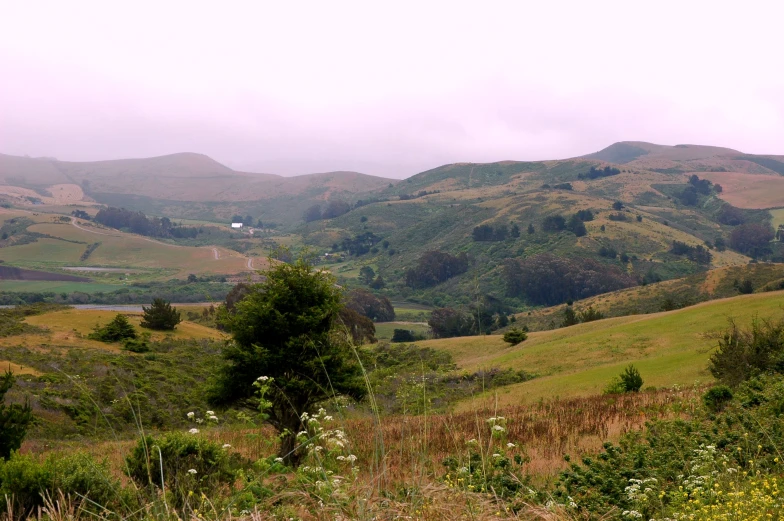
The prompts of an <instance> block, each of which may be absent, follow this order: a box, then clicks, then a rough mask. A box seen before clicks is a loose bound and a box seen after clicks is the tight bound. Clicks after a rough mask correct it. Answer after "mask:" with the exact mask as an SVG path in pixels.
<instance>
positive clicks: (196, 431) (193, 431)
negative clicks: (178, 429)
mask: <svg viewBox="0 0 784 521" xmlns="http://www.w3.org/2000/svg"><path fill="white" fill-rule="evenodd" d="M188 432H190V433H191V434H199V429H196V428H195V427H194V428H193V429H191V430H189V431H188Z"/></svg>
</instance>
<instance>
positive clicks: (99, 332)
mask: <svg viewBox="0 0 784 521" xmlns="http://www.w3.org/2000/svg"><path fill="white" fill-rule="evenodd" d="M136 336H137V335H136V329H134V327H133V325H131V323H130V322H128V317H126V316H125V315H123V314H121V313H117V315H115V317H114V318H113V319H112V320H111V322H109V323H108V324H106V325H105V326H103V327H100V326H95V329H93V332H92V333H90V334H89V335H87V338H89V339H91V340H98V341H99V342H107V343H110V342H120V341H121V340H125V339H135V338H136Z"/></svg>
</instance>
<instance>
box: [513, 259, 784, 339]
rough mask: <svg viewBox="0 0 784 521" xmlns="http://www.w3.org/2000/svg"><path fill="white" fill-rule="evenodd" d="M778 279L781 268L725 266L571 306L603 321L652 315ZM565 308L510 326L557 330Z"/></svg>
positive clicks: (524, 316) (526, 316)
mask: <svg viewBox="0 0 784 521" xmlns="http://www.w3.org/2000/svg"><path fill="white" fill-rule="evenodd" d="M782 279H784V264H772V263H758V264H743V265H736V266H726V267H723V268H716V269H713V270H710V271H706V272H700V273H695V274H693V275H689V276H687V277H683V278H680V279H673V280H667V281H662V282H657V283H655V284H647V285H645V286H637V287H633V288H628V289H622V290H619V291H614V292H612V293H605V294H602V295H597V296H595V297H591V298H587V299H583V300H579V301H576V302H574V304H573V305H574V309H575V310H576V311H577V312H580V311H584V310H586V309H588V308H593V309H594V310H596V311H598V312H600V313H602V314H603V315H604V316H605V317H619V316H626V315H637V314H645V313H656V312H659V311H665V310H672V309H678V308H683V307H688V306H692V305H694V304H698V303H700V302H706V301H709V300H715V299H720V298H729V297H734V296H737V295H739V294H740V293H741V290H740V288H739V285H740V284H741V283H742V282H744V281H749V282H750V283H751V290H752V291H754V292H762V291H765V290H766V289H767V288H775V287H777V286H776V285H777V284H778V283H779V282H780V281H781V280H782ZM747 289H748V288H747ZM565 308H566V305H565V304H564V305H559V306H553V307H547V308H541V309H536V310H532V311H529V312H525V313H519V314H517V315H516V316H515V318H516V321H517V323H516V324H514V325H517V326H520V325H523V324H525V325H526V326H528V327H529V328H530V329H532V330H534V331H537V330H544V329H554V328H556V327H560V325H561V322H562V321H563V312H564V310H565Z"/></svg>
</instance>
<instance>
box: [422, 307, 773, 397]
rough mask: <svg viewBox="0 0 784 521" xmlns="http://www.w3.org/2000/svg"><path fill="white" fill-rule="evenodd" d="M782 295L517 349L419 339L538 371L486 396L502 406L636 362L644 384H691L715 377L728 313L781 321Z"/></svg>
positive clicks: (605, 376) (588, 328) (483, 360)
mask: <svg viewBox="0 0 784 521" xmlns="http://www.w3.org/2000/svg"><path fill="white" fill-rule="evenodd" d="M782 297H784V293H782V292H776V293H766V294H760V295H744V296H738V297H733V298H730V299H722V300H717V301H713V302H707V303H703V304H699V305H696V306H693V307H690V308H686V309H681V310H677V311H669V312H662V313H656V314H652V315H642V316H641V315H634V316H628V317H618V318H611V319H606V320H600V321H596V322H589V323H586V324H580V325H577V326H572V327H568V328H563V329H557V330H554V331H542V332H535V333H531V334H530V335H529V337H528V339H527V340H526V341H525V342H523V343H521V344H519V345H517V346H515V347H509V344H507V343H505V342H504V341H503V339H502V337H501V336H500V335H489V336H483V337H462V338H449V339H441V340H428V341H423V342H418V343H417V344H418V345H420V346H421V347H430V348H432V349H436V350H442V351H447V352H449V353H450V354H451V355H452V356H453V358H454V361H455V363H456V364H457V366H458V368H459V369H462V370H464V371H468V372H472V371H476V370H479V369H489V368H492V367H499V368H504V369H506V368H512V369H516V370H520V369H522V370H525V371H527V372H531V373H534V374H536V375H538V377H537V378H534V379H533V380H530V381H528V382H524V383H520V384H515V385H512V386H508V387H503V388H501V389H498V390H497V391H494V392H493V396H492V397H485V398H480V399H482V400H484V399H486V398H492V400H498V403H499V405H501V406H506V405H514V404H519V403H526V402H533V401H537V400H540V399H548V398H553V397H556V396H559V397H574V396H588V395H592V394H598V393H601V391H602V389H603V388H604V387H605V386H606V385H607V384H608V382H609V381H610V379H611V378H612V377H613V376H616V375H617V374H619V373H620V372H621V371H622V370H623V368H624V367H625V366H627V365H628V364H630V363H633V364H634V365H635V366H636V367H637V368H638V369H639V370H640V372H641V373H642V375H643V378H644V380H645V385H646V386H655V387H661V386H667V387H671V386H673V385H681V386H691V385H694V384H695V383H702V384H705V383H709V382H711V381H712V379H713V378H712V376H711V375H710V373H709V372H708V370H707V367H708V366H707V363H708V358H709V356H710V353H711V351H712V349H713V348H714V347H715V346H716V343H717V335H719V334H720V333H721V331H723V330H724V329H726V328H727V326H728V319H729V318H734V319H737V320H738V323H740V324H747V323H749V322H751V321H752V320H753V319H754V318H755V317H758V318H759V319H765V318H773V319H782V318H784V315H782V309H781V303H782ZM467 406H468V404H466V407H467Z"/></svg>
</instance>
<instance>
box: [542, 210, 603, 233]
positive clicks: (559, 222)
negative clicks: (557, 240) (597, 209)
mask: <svg viewBox="0 0 784 521" xmlns="http://www.w3.org/2000/svg"><path fill="white" fill-rule="evenodd" d="M593 217H594V215H593V212H592V211H591V210H580V211H578V212H577V213H575V214H574V215H572V216H571V217H570V218H569V220H568V221H567V220H566V218H565V217H564V216H563V215H549V216H547V217H545V219H544V221H542V230H544V231H546V232H559V231H562V230H569V231H570V232H572V233H574V234H575V235H576V236H577V237H582V236H583V235H585V234H586V233H588V231H587V230H586V228H585V224H584V222H586V221H593Z"/></svg>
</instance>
